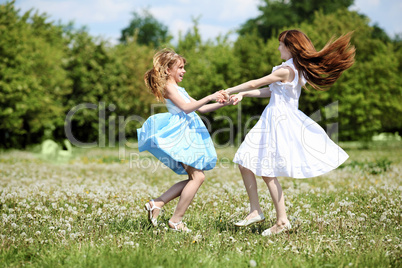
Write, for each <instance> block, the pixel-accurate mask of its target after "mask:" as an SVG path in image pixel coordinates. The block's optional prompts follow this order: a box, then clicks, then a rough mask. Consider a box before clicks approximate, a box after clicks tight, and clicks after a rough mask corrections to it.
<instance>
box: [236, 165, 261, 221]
mask: <svg viewBox="0 0 402 268" xmlns="http://www.w3.org/2000/svg"><path fill="white" fill-rule="evenodd" d="M239 169H240V173H241V176H242V177H243V182H244V186H245V187H246V190H247V194H248V198H249V200H250V214H248V216H247V217H246V219H247V220H248V219H251V218H254V217H256V216H258V215H259V214H261V213H262V210H261V207H260V202H259V200H258V192H257V180H256V179H255V175H254V173H253V172H252V171H251V170H249V169H248V168H245V167H243V166H241V165H239Z"/></svg>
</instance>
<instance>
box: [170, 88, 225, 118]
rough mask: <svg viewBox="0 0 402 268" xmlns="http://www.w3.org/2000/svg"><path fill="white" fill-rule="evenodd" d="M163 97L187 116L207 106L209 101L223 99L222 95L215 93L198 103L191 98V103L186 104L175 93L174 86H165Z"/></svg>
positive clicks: (176, 92) (177, 93)
mask: <svg viewBox="0 0 402 268" xmlns="http://www.w3.org/2000/svg"><path fill="white" fill-rule="evenodd" d="M165 97H166V98H167V99H170V100H171V101H172V102H173V104H174V105H176V106H177V107H179V108H180V110H182V111H183V112H185V113H186V114H188V113H191V112H194V111H196V110H198V109H199V108H200V107H201V106H203V105H205V104H207V103H208V102H210V101H216V100H217V99H221V98H223V95H222V94H221V93H219V92H215V93H213V94H211V95H208V96H206V97H204V98H202V99H200V100H198V101H197V100H194V99H193V98H191V102H189V103H187V102H185V101H184V100H183V98H182V97H181V96H180V94H179V92H178V91H177V88H176V87H175V86H174V85H166V93H165ZM215 104H219V103H215Z"/></svg>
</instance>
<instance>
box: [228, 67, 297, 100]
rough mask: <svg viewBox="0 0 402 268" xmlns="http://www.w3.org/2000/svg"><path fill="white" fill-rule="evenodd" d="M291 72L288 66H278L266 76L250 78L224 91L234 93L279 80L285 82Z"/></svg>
mask: <svg viewBox="0 0 402 268" xmlns="http://www.w3.org/2000/svg"><path fill="white" fill-rule="evenodd" d="M291 72H293V71H292V70H291V69H289V68H279V69H278V70H276V71H275V72H273V73H271V74H269V75H267V76H264V77H261V78H259V79H255V80H250V81H248V82H245V83H243V84H240V85H238V86H235V87H231V88H228V89H226V92H227V93H228V94H234V93H238V92H243V91H250V90H254V89H257V88H259V87H262V86H266V85H269V84H272V83H275V82H279V81H283V82H286V81H287V80H288V79H289V76H291Z"/></svg>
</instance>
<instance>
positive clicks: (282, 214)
mask: <svg viewBox="0 0 402 268" xmlns="http://www.w3.org/2000/svg"><path fill="white" fill-rule="evenodd" d="M262 178H263V179H264V181H265V183H266V184H267V186H268V189H269V193H270V194H271V198H272V201H273V202H274V206H275V211H276V224H275V225H274V226H273V227H272V228H271V232H272V233H276V232H278V231H280V230H281V229H282V228H283V227H284V225H285V224H287V223H288V222H289V220H288V218H287V216H286V210H285V198H284V196H283V192H282V187H281V185H280V183H279V181H278V179H277V178H276V177H262Z"/></svg>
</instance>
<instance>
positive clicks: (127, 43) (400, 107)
mask: <svg viewBox="0 0 402 268" xmlns="http://www.w3.org/2000/svg"><path fill="white" fill-rule="evenodd" d="M324 2H325V3H326V2H328V3H327V4H325V3H324ZM299 3H300V1H296V0H290V1H271V0H261V1H260V5H259V10H260V15H259V16H258V17H256V18H252V19H250V20H248V21H246V22H245V23H244V24H243V25H242V26H241V27H240V29H239V30H238V37H237V39H236V40H235V41H231V40H230V39H229V34H226V35H221V36H219V37H217V38H216V39H214V40H207V41H203V40H202V37H201V35H200V33H199V28H198V21H197V20H194V25H193V28H192V29H191V30H189V31H188V32H187V33H185V34H183V35H181V36H180V38H179V40H178V41H177V43H176V44H172V43H171V40H172V37H171V36H170V35H169V31H168V27H167V26H165V25H163V24H162V23H160V22H159V21H157V20H156V19H155V18H154V17H152V15H151V14H150V13H149V12H147V11H144V12H143V13H136V12H134V13H133V19H132V20H131V21H130V22H129V23H128V27H127V28H125V29H122V35H121V38H120V40H119V43H118V44H116V45H112V44H110V43H109V42H108V41H106V40H103V39H102V38H99V37H94V36H91V35H90V34H89V33H88V31H87V30H86V29H85V28H81V29H76V28H75V27H74V25H73V24H72V23H70V24H61V23H55V22H49V21H48V16H47V15H46V14H40V13H39V12H38V11H35V10H31V11H28V12H25V13H24V14H20V12H19V10H17V9H16V8H15V5H14V1H12V2H9V3H6V4H2V5H0V146H1V147H3V148H26V147H27V146H29V145H32V144H37V143H40V142H41V141H43V139H45V138H48V137H52V138H53V139H56V140H62V139H64V138H65V137H66V134H65V129H66V124H67V123H68V124H69V126H70V127H71V132H72V134H73V135H74V137H75V138H76V139H77V140H80V141H82V142H92V141H100V140H101V139H106V140H108V141H109V142H110V141H116V140H118V139H119V136H120V137H121V135H122V133H123V134H124V136H125V137H127V138H129V139H130V138H131V139H136V128H138V127H139V126H141V124H142V122H141V120H138V118H144V119H146V118H147V117H148V116H149V115H151V113H152V112H154V111H157V112H163V111H166V109H164V108H157V109H156V110H155V105H154V106H152V104H156V101H155V99H154V97H153V96H152V95H151V94H150V93H149V92H148V90H147V89H146V87H145V85H144V82H143V75H144V73H145V71H146V70H147V69H149V68H150V67H151V66H152V57H153V54H154V53H155V51H156V50H157V49H159V48H162V47H171V48H173V49H175V50H176V51H177V52H178V53H180V54H182V55H184V56H185V57H186V59H187V60H188V65H187V66H186V69H187V74H186V77H185V79H184V80H183V82H182V86H183V87H184V88H186V90H187V91H188V92H189V93H190V94H191V95H192V96H193V97H194V98H201V97H203V96H205V95H207V94H210V93H212V92H214V91H216V90H219V89H223V88H227V87H230V86H234V85H236V84H239V83H242V82H245V81H247V80H250V79H255V78H258V77H261V76H263V75H267V74H269V73H270V72H271V71H272V67H273V66H275V65H278V64H280V63H281V59H280V57H279V52H278V51H277V47H278V40H277V35H278V33H280V32H281V31H282V30H285V29H289V28H297V29H301V30H302V31H303V32H305V33H306V34H307V35H308V36H309V37H310V38H311V40H312V41H313V43H314V45H315V47H316V48H317V49H321V48H322V47H323V46H324V45H325V44H326V42H327V41H328V40H329V39H330V38H331V37H333V36H335V37H338V36H340V35H342V34H345V33H347V32H349V31H354V34H353V37H352V43H353V45H355V46H356V63H355V64H354V66H353V67H352V68H350V69H349V70H347V71H345V72H344V73H343V75H342V76H341V78H340V79H339V81H337V82H336V83H335V85H334V86H332V88H331V89H330V90H329V91H325V92H317V91H315V90H313V89H312V88H310V89H309V90H304V91H303V93H302V97H301V99H300V103H299V108H300V110H302V111H303V112H304V113H306V114H307V115H309V116H311V115H319V116H318V117H317V121H318V123H320V124H321V125H322V126H323V127H324V128H328V126H330V125H331V126H333V125H334V124H336V125H337V128H338V134H339V136H337V137H336V138H339V139H340V140H361V139H368V138H369V137H371V136H372V135H373V134H374V133H377V132H395V131H400V130H401V129H402V123H401V120H400V118H399V115H400V114H401V111H402V104H401V96H402V94H401V93H402V88H401V87H402V77H401V75H400V74H401V71H402V40H401V38H400V37H401V36H396V37H394V38H390V37H389V36H388V35H387V34H386V33H385V32H384V30H382V29H381V28H380V27H378V26H377V25H374V26H370V25H369V20H368V18H367V17H365V16H364V15H362V14H359V13H358V12H356V11H350V10H348V7H349V6H350V5H352V4H353V0H337V1H330V0H325V1H315V0H306V1H303V3H304V5H303V6H301V5H300V4H299ZM268 101H269V100H268V99H257V98H255V99H252V98H246V99H244V100H243V101H242V105H241V108H239V107H236V106H233V107H225V108H222V109H220V110H218V111H216V112H214V113H211V114H206V115H204V116H205V119H206V120H208V121H210V122H211V125H210V130H211V132H214V131H215V133H216V135H214V139H215V141H216V142H217V143H219V144H225V143H226V142H227V141H228V140H231V139H230V138H231V137H229V136H230V135H232V136H233V135H234V140H236V141H239V140H241V139H242V138H243V137H244V135H245V134H246V133H245V131H244V129H245V128H247V127H246V126H245V125H244V124H245V122H248V123H249V124H250V125H251V126H252V124H253V122H254V121H253V120H255V116H257V115H259V114H261V112H262V110H263V109H264V107H265V106H266V105H267V103H268ZM333 103H337V107H336V112H335V114H333V113H332V114H331V113H330V112H329V109H328V107H329V106H331V104H333ZM89 104H92V105H95V106H92V108H88V107H89V106H85V105H89ZM157 107H158V106H157ZM332 107H333V106H332ZM239 109H241V112H240V110H239ZM69 113H70V114H71V113H73V114H74V116H73V117H71V118H68V117H67V115H68V114H69ZM66 119H67V120H66ZM225 128H232V129H233V131H234V132H233V131H217V130H218V129H225ZM99 143H100V144H105V145H106V146H108V144H107V142H106V143H105V142H104V141H103V142H99Z"/></svg>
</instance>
